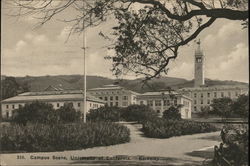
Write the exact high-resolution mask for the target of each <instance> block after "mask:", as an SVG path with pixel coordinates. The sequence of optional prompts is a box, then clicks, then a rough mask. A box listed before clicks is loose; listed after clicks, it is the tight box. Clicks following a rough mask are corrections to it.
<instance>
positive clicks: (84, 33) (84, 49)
mask: <svg viewBox="0 0 250 166" xmlns="http://www.w3.org/2000/svg"><path fill="white" fill-rule="evenodd" d="M83 16H84V1H83ZM82 22H83V33H82V34H83V60H84V62H83V64H84V89H83V90H84V97H83V105H84V108H83V122H84V123H86V113H87V94H86V93H87V90H86V88H87V81H86V70H87V69H86V45H87V43H86V32H85V31H86V29H85V27H84V26H85V25H84V19H83V20H82Z"/></svg>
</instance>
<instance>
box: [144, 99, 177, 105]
mask: <svg viewBox="0 0 250 166" xmlns="http://www.w3.org/2000/svg"><path fill="white" fill-rule="evenodd" d="M154 101H155V106H161V105H162V103H161V101H162V100H154ZM154 101H153V100H147V105H148V106H151V107H152V106H153V102H154ZM143 104H144V101H140V105H143ZM173 104H174V105H177V100H176V99H175V100H174V102H173ZM170 105H171V102H170V100H163V106H170Z"/></svg>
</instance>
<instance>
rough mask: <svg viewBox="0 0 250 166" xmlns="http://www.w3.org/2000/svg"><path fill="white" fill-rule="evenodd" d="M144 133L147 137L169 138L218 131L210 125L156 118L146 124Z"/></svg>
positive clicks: (143, 129)
mask: <svg viewBox="0 0 250 166" xmlns="http://www.w3.org/2000/svg"><path fill="white" fill-rule="evenodd" d="M142 131H143V132H144V134H145V135H146V136H147V137H153V138H169V137H173V136H180V135H188V134H195V133H205V132H212V131H216V128H215V127H214V126H212V125H210V124H208V123H203V122H194V121H190V120H166V119H162V118H156V119H152V120H150V121H147V122H144V123H143V126H142Z"/></svg>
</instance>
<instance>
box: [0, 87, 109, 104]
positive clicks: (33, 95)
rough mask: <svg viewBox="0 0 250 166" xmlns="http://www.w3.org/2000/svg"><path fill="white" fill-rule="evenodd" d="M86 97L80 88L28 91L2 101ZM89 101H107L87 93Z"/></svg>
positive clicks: (55, 99) (70, 99) (78, 98)
mask: <svg viewBox="0 0 250 166" xmlns="http://www.w3.org/2000/svg"><path fill="white" fill-rule="evenodd" d="M83 99H84V97H83V93H82V92H81V91H80V90H75V91H44V92H26V93H22V94H20V95H18V96H14V97H11V98H8V99H5V100H3V101H2V103H14V102H16V103H17V102H29V101H36V100H39V101H45V102H49V101H82V100H83ZM87 101H93V102H98V103H105V101H103V100H101V99H98V98H96V97H94V96H92V95H90V94H88V93H87Z"/></svg>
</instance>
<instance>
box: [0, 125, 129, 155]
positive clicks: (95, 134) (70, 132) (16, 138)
mask: <svg viewBox="0 0 250 166" xmlns="http://www.w3.org/2000/svg"><path fill="white" fill-rule="evenodd" d="M1 131H2V134H1V150H2V151H26V152H46V151H62V150H76V149H84V148H90V147H95V146H107V145H114V144H119V143H125V142H128V141H129V140H130V137H129V134H130V131H129V129H128V128H127V127H124V126H121V125H119V124H114V123H86V124H84V123H78V124H67V125H63V124H57V125H44V124H27V125H26V126H22V125H11V126H5V127H4V126H3V127H2V128H1Z"/></svg>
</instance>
